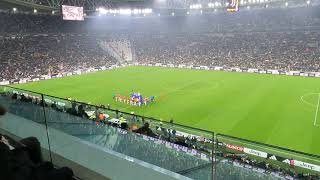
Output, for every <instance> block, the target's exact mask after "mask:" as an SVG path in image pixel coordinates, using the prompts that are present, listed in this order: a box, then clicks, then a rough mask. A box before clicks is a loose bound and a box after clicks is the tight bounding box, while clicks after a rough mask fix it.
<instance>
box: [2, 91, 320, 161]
mask: <svg viewBox="0 0 320 180" xmlns="http://www.w3.org/2000/svg"><path fill="white" fill-rule="evenodd" d="M1 86H2V87H8V88H12V89H16V90H21V91H27V92H31V93H35V94H39V95H43V96H47V97H52V98H56V99H60V100H65V101H68V102H75V103H80V104H84V105H88V106H92V107H96V108H102V109H105V110H110V111H114V112H119V113H123V114H126V115H132V114H130V113H128V112H123V111H120V110H117V109H112V108H105V107H104V108H103V107H100V106H97V105H94V104H88V103H86V102H81V101H76V100H68V99H66V98H62V97H57V96H53V95H47V94H43V93H39V92H35V91H30V90H25V89H21V88H16V87H12V86H8V85H0V87H1ZM134 116H136V117H140V118H144V119H150V120H152V121H157V122H164V123H168V124H171V125H174V126H180V127H184V128H188V129H191V130H196V131H202V132H205V133H208V134H210V135H211V134H213V133H214V132H213V131H209V130H205V129H201V128H195V127H191V126H187V125H183V124H178V123H173V122H172V123H171V122H167V121H162V120H159V119H156V118H153V117H146V116H142V115H137V114H134ZM218 136H223V137H227V138H230V139H236V140H241V141H245V142H249V143H252V144H257V145H262V146H266V147H271V148H274V149H280V150H283V151H288V152H291V153H296V154H301V155H305V156H309V157H313V158H319V159H320V155H316V154H311V153H306V152H302V151H297V150H293V149H288V148H284V147H280V146H276V145H271V144H267V143H262V142H258V141H253V140H249V139H244V138H239V137H235V136H231V135H226V134H223V133H217V134H215V137H218Z"/></svg>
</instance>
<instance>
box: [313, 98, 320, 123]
mask: <svg viewBox="0 0 320 180" xmlns="http://www.w3.org/2000/svg"><path fill="white" fill-rule="evenodd" d="M319 104H320V93H319V94H318V103H317V109H316V113H315V115H314V123H313V125H314V126H318V125H317V118H318V111H319Z"/></svg>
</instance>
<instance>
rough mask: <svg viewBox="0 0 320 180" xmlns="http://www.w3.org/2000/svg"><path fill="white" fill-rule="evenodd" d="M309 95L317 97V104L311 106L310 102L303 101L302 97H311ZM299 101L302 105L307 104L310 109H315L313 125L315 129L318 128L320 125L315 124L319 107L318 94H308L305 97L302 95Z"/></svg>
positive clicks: (319, 96)
mask: <svg viewBox="0 0 320 180" xmlns="http://www.w3.org/2000/svg"><path fill="white" fill-rule="evenodd" d="M311 95H317V97H318V98H317V104H312V103H310V102H308V101H306V100H305V99H304V97H307V96H311ZM300 100H301V101H302V102H303V103H305V104H307V105H309V106H312V107H314V108H315V114H314V119H313V125H314V126H316V127H320V125H319V124H317V120H318V112H319V106H320V93H308V94H305V95H303V96H301V97H300Z"/></svg>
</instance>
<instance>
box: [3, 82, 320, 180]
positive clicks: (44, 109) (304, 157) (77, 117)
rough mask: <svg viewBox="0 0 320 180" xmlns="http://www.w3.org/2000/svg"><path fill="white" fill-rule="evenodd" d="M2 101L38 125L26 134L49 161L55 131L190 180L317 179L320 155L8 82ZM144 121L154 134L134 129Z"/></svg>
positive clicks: (57, 144) (58, 142)
mask: <svg viewBox="0 0 320 180" xmlns="http://www.w3.org/2000/svg"><path fill="white" fill-rule="evenodd" d="M0 104H3V105H5V106H6V108H7V109H8V112H9V113H10V114H12V117H14V116H18V117H22V118H23V119H24V121H29V122H31V123H32V124H33V126H34V127H37V128H39V129H38V130H40V132H41V133H40V134H39V132H37V133H36V132H32V130H29V134H28V135H30V134H31V135H33V136H36V137H37V138H38V139H40V142H42V144H41V145H42V147H44V148H46V149H48V150H49V152H50V159H51V161H54V160H53V159H54V158H52V157H51V152H59V150H62V149H63V148H62V147H64V146H67V144H66V143H67V142H64V140H63V139H58V138H57V137H55V136H54V135H53V134H52V133H50V131H52V129H54V130H58V131H61V132H63V133H66V134H68V135H71V136H73V137H76V138H79V139H81V140H82V141H85V142H89V143H92V144H95V145H98V146H100V147H102V148H106V149H109V150H112V151H115V152H118V153H121V154H124V155H127V156H130V157H133V158H135V159H138V160H142V161H144V162H147V163H150V164H153V165H156V166H158V167H161V168H163V169H167V170H169V171H172V172H175V173H178V174H181V175H183V176H186V177H189V178H193V179H208V180H209V179H257V178H263V179H282V178H285V177H294V178H302V177H303V176H305V177H311V178H318V179H319V177H320V174H319V172H320V156H318V155H313V154H308V153H303V152H298V151H294V150H290V149H286V148H282V147H278V146H273V145H268V144H264V143H260V142H255V141H250V140H246V139H242V138H237V137H233V136H229V135H224V134H215V133H214V132H212V131H207V130H203V129H199V128H193V127H189V126H185V125H180V124H176V123H173V122H166V121H161V120H158V119H155V118H150V117H144V116H140V115H136V114H132V113H127V112H121V111H119V110H115V109H111V108H105V107H102V106H95V105H90V104H87V103H84V102H78V101H73V100H68V99H64V98H60V97H55V96H50V95H45V94H41V93H37V92H32V91H26V90H23V89H18V88H14V87H10V86H0ZM99 115H103V117H105V119H99ZM12 117H11V118H12ZM9 118H10V117H9ZM146 122H148V123H149V129H150V130H151V131H152V134H151V135H150V134H148V133H141V132H140V133H137V129H139V128H140V127H142V126H144V124H145V123H146ZM14 123H21V124H24V122H20V121H19V122H18V121H17V122H14V121H13V122H12V121H11V122H10V121H9V120H8V121H5V127H3V128H4V129H6V130H9V131H10V130H12V132H11V133H13V134H17V135H20V136H24V134H23V133H22V131H19V130H17V129H15V127H14V126H15V125H14ZM16 126H19V124H16ZM26 126H28V124H26ZM0 128H2V127H1V126H0ZM33 133H34V134H33ZM21 134H22V135H21ZM41 139H42V140H41ZM53 163H54V162H53Z"/></svg>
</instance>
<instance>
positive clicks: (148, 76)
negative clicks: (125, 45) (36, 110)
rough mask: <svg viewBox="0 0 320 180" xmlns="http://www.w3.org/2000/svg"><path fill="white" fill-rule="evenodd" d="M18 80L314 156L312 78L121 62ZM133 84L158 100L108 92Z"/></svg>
mask: <svg viewBox="0 0 320 180" xmlns="http://www.w3.org/2000/svg"><path fill="white" fill-rule="evenodd" d="M16 87H19V88H23V89H26V90H32V91H36V92H41V93H44V94H49V95H53V96H59V97H72V98H75V99H77V100H79V101H84V102H91V103H93V104H110V105H111V107H112V108H117V109H119V110H123V111H126V112H132V111H134V112H135V113H136V114H140V115H145V116H149V117H155V118H158V119H162V120H166V121H168V120H170V119H171V118H173V119H174V122H176V123H180V124H184V125H188V126H192V127H197V128H202V129H207V130H211V131H214V132H216V133H224V134H228V135H232V136H237V137H241V138H245V139H250V140H254V141H259V142H263V143H268V144H272V145H277V146H281V147H286V148H289V149H294V150H298V151H303V152H307V153H312V154H316V155H320V143H319V140H320V126H314V121H315V116H316V111H320V108H318V107H317V105H318V104H317V103H318V98H319V93H320V79H317V78H306V77H290V76H277V75H266V74H250V73H231V72H217V71H199V70H187V69H167V68H156V67H127V68H121V69H116V70H110V71H100V72H96V73H90V74H85V75H81V76H70V77H65V78H59V79H51V80H45V81H39V82H33V83H27V84H20V85H16ZM132 90H134V91H136V92H140V93H142V94H143V95H146V96H151V95H154V96H156V102H155V103H153V104H151V105H148V106H146V107H132V106H129V105H127V104H123V103H120V102H115V101H114V100H113V99H112V94H113V93H120V94H122V95H129V93H130V92H131V91H132ZM317 116H318V117H317V122H318V123H317V124H318V125H320V113H319V115H317Z"/></svg>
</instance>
